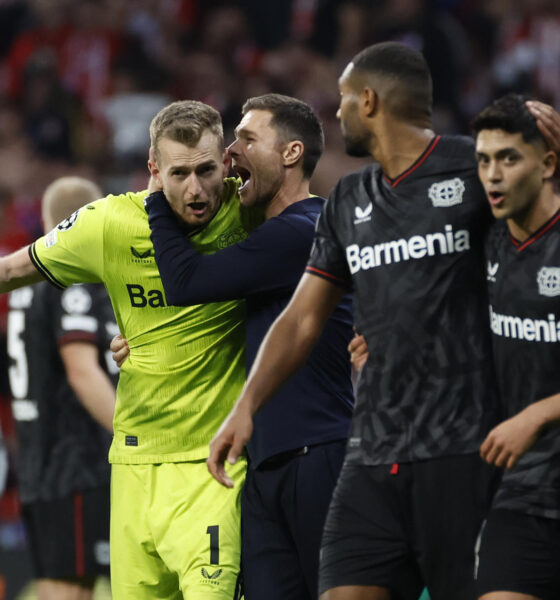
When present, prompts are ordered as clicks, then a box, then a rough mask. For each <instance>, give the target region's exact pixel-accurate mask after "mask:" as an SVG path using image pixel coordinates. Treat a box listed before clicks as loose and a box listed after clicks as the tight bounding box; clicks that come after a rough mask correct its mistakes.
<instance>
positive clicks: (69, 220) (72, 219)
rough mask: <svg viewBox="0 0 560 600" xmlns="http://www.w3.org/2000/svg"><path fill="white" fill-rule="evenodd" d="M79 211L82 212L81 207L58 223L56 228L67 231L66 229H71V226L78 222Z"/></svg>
mask: <svg viewBox="0 0 560 600" xmlns="http://www.w3.org/2000/svg"><path fill="white" fill-rule="evenodd" d="M79 212H80V209H79V208H78V210H77V211H75V212H73V213H72V214H71V215H70V216H69V217H68V218H66V219H64V221H61V222H60V223H59V224H58V225H57V227H56V228H57V229H58V230H59V231H66V230H68V229H70V228H71V227H73V226H74V223H75V222H76V219H77V218H78V213H79Z"/></svg>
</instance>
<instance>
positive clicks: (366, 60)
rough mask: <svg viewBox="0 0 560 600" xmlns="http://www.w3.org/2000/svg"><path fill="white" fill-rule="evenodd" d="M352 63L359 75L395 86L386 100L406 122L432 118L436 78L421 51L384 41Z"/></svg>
mask: <svg viewBox="0 0 560 600" xmlns="http://www.w3.org/2000/svg"><path fill="white" fill-rule="evenodd" d="M352 64H353V66H354V71H355V72H360V71H361V72H364V73H365V74H366V75H372V76H374V77H378V78H381V79H384V80H386V81H387V82H389V83H390V84H391V86H390V89H391V93H390V94H388V95H387V97H385V98H384V100H385V103H386V104H387V105H388V107H389V109H390V110H391V112H392V113H393V114H394V115H395V116H397V117H400V118H403V119H417V118H426V117H430V116H431V114H432V100H433V98H432V76H431V74H430V69H429V67H428V63H427V62H426V59H425V58H424V56H423V55H422V54H421V53H420V52H417V51H416V50H413V49H412V48H409V47H408V46H405V45H404V44H400V43H398V42H381V43H379V44H373V45H372V46H368V47H367V48H365V49H364V50H362V51H361V52H359V53H358V54H356V56H355V57H354V58H353V59H352Z"/></svg>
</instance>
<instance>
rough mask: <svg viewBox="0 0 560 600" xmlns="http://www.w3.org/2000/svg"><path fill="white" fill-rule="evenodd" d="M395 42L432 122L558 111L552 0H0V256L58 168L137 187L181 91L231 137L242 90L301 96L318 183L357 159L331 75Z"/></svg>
mask: <svg viewBox="0 0 560 600" xmlns="http://www.w3.org/2000/svg"><path fill="white" fill-rule="evenodd" d="M389 39H391V40H398V41H402V42H404V43H406V44H408V45H410V46H412V47H414V48H416V49H418V50H421V51H423V52H424V54H425V56H426V58H427V60H428V63H429V64H430V68H431V70H432V74H433V78H434V105H435V111H434V121H435V127H436V130H438V131H439V132H440V133H443V132H450V133H468V123H469V120H470V119H471V117H472V116H473V115H474V114H476V113H477V112H478V111H479V110H480V109H481V108H482V107H483V106H484V105H485V104H487V103H488V102H489V101H490V100H491V99H493V98H495V97H497V96H499V95H501V94H502V93H505V92H507V91H512V90H514V91H520V92H523V93H527V94H530V95H534V96H536V97H538V98H539V99H541V100H544V101H546V102H549V103H550V104H552V105H553V106H555V107H556V108H557V109H559V108H560V3H558V2H557V0H266V1H265V0H237V1H233V0H230V1H226V0H198V1H197V0H0V255H3V254H7V253H9V252H11V251H13V250H15V249H17V248H19V247H21V246H22V245H24V244H26V243H28V242H29V241H31V240H32V239H34V238H35V237H37V236H38V235H39V234H40V233H41V223H40V213H39V203H40V197H41V194H42V191H43V190H44V188H45V187H46V185H47V184H48V183H50V182H51V181H52V180H53V179H55V178H56V177H59V176H61V175H65V174H80V175H83V176H86V177H89V178H91V179H93V180H94V181H96V182H98V183H99V184H100V185H101V187H102V189H103V190H104V192H106V193H120V192H123V191H126V190H139V189H142V188H143V187H145V183H146V173H147V172H146V167H145V163H146V154H147V152H146V151H147V147H148V143H149V142H148V135H147V129H148V124H149V122H150V120H151V118H152V116H153V115H154V114H155V113H156V112H157V111H158V110H159V109H160V108H161V107H163V106H164V105H165V104H167V103H168V102H170V101H172V100H175V99H180V98H194V99H198V100H202V101H204V102H207V103H208V104H211V105H212V106H214V107H215V108H217V109H218V110H219V111H220V112H221V114H222V115H223V118H224V125H225V130H226V142H228V143H229V142H231V140H232V130H233V128H234V127H235V125H236V124H237V122H238V120H239V115H240V109H241V106H242V104H243V101H244V100H245V99H246V98H248V97H249V96H255V95H259V94H262V93H266V92H269V91H275V92H281V93H285V94H289V95H293V96H296V97H298V98H302V99H303V100H305V101H307V102H309V104H311V105H312V106H313V108H314V109H315V110H316V111H317V112H318V114H319V115H320V117H321V119H322V120H323V123H324V127H325V134H326V150H325V154H324V156H323V158H322V159H321V161H320V163H319V166H318V168H317V172H316V174H315V176H314V179H313V186H312V190H313V191H314V193H317V194H322V195H328V193H329V191H330V189H331V188H332V186H333V185H334V183H335V182H336V181H337V180H338V178H339V177H340V176H341V175H343V174H345V173H347V172H349V171H350V170H354V169H356V168H359V167H360V166H361V164H362V163H361V162H360V161H359V160H357V159H351V158H349V157H347V156H346V155H345V154H344V150H343V144H342V140H341V137H340V133H339V128H338V123H337V121H336V118H335V113H336V109H337V106H338V91H337V83H336V82H337V78H338V76H339V75H340V73H341V71H342V69H343V68H344V66H345V65H346V63H347V62H348V60H349V59H350V58H351V57H352V56H353V55H354V54H355V53H356V52H358V51H359V50H360V49H362V48H363V47H365V46H366V45H368V44H370V43H373V42H377V41H382V40H389ZM5 317H6V301H5V298H2V299H1V300H0V423H1V426H2V430H3V431H4V435H5V437H6V442H7V445H8V450H9V453H10V459H11V463H12V465H13V459H14V457H15V455H16V454H17V444H16V440H15V438H14V433H13V422H12V419H11V413H10V403H9V387H8V382H7V365H8V361H7V358H6V353H5ZM16 485H17V482H16V480H15V475H14V472H13V467H12V469H11V470H10V472H9V478H8V488H7V491H6V492H5V494H4V496H3V497H2V499H1V500H0V600H4V599H11V598H15V597H16V596H17V593H18V591H19V590H21V589H22V588H23V587H24V585H25V582H26V581H27V580H28V579H29V577H30V567H29V561H28V555H27V551H26V544H25V535H24V531H23V528H22V526H21V522H20V519H19V506H18V498H17V487H16ZM104 594H105V595H106V593H105V592H104V591H103V590H101V592H100V594H99V597H103V596H104ZM24 595H25V594H24ZM20 597H21V596H20Z"/></svg>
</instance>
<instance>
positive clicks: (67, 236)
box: [30, 179, 247, 464]
mask: <svg viewBox="0 0 560 600" xmlns="http://www.w3.org/2000/svg"><path fill="white" fill-rule="evenodd" d="M237 186H238V183H237V181H236V180H235V179H226V180H225V186H224V196H223V200H222V204H221V207H220V209H219V211H218V213H217V214H216V216H215V217H214V218H213V219H212V221H211V222H210V223H209V225H208V226H207V227H206V228H205V229H203V230H202V231H200V232H198V233H197V234H196V235H194V236H193V237H192V238H190V240H191V243H192V244H193V246H194V247H195V249H196V250H197V251H199V252H202V253H212V252H214V251H216V250H218V249H219V248H221V247H224V242H225V243H226V245H231V244H233V243H235V242H237V241H240V240H242V239H244V238H245V237H247V231H246V229H245V227H244V226H243V224H242V220H241V211H240V204H239V196H238V194H237ZM146 195H147V192H139V193H128V194H123V195H119V196H112V195H110V196H107V197H106V198H102V199H101V200H97V201H96V202H93V203H91V204H88V205H87V206H85V207H83V208H81V209H80V210H78V211H77V212H75V213H73V214H72V215H71V216H70V217H69V218H67V219H65V220H64V221H63V222H62V223H60V224H59V225H58V226H57V227H56V228H55V229H53V230H52V231H51V232H49V233H48V234H47V235H45V236H44V237H42V238H39V239H38V240H37V241H36V242H35V243H33V244H32V245H31V247H30V255H31V259H32V260H33V262H34V264H35V266H36V267H37V268H38V269H39V270H40V271H41V272H42V273H43V275H44V276H45V277H46V278H47V279H48V280H49V281H51V283H53V284H55V285H57V286H58V287H61V288H64V287H66V286H68V285H70V284H73V283H79V282H103V283H104V284H105V287H106V288H107V291H108V292H109V295H110V297H111V301H112V303H113V309H114V311H115V316H116V318H117V322H118V325H119V327H120V330H121V332H122V334H123V335H124V336H125V337H126V338H127V339H128V343H129V346H130V357H129V358H128V360H127V361H126V362H125V363H124V365H123V366H122V369H121V374H120V380H119V384H118V387H117V404H116V408H115V417H114V438H113V443H112V446H111V450H110V452H109V460H110V461H111V462H113V463H124V464H139V463H160V462H180V461H190V460H199V459H202V458H204V457H206V456H207V454H208V443H209V441H210V439H211V438H212V436H213V434H214V433H215V432H216V430H217V428H218V427H219V425H220V424H221V422H222V421H223V420H224V418H225V417H226V415H227V414H228V413H229V411H230V409H231V407H232V405H233V403H234V402H235V400H236V399H237V396H238V395H239V392H240V391H241V387H242V385H243V382H244V380H245V364H244V342H245V321H244V317H245V306H244V302H243V301H232V302H216V303H211V304H203V305H196V306H188V307H174V306H167V304H166V301H165V294H164V290H163V286H162V283H161V280H160V278H159V271H158V268H157V264H156V262H155V258H154V249H153V246H152V242H151V240H150V227H149V225H148V215H147V213H146V211H145V209H144V205H143V201H144V198H145V197H146Z"/></svg>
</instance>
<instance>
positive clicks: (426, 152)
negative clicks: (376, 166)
mask: <svg viewBox="0 0 560 600" xmlns="http://www.w3.org/2000/svg"><path fill="white" fill-rule="evenodd" d="M440 140H441V135H436V137H435V138H434V139H433V140H432V142H431V143H430V145H429V146H428V147H427V148H426V150H424V154H422V155H421V156H420V158H419V159H418V160H417V161H416V162H415V163H414V164H413V165H412V166H411V167H410V168H409V169H407V170H406V171H405V172H404V173H402V174H401V175H399V176H398V177H397V178H396V179H395V180H393V179H391V178H390V177H387V175H383V177H384V178H385V181H386V182H387V183H389V184H390V185H391V187H397V185H399V183H400V182H401V181H402V180H403V179H405V178H406V177H408V176H409V175H410V174H411V173H413V172H414V171H416V169H417V168H418V167H419V166H420V165H421V164H422V163H423V162H424V161H425V160H426V159H427V158H428V156H430V154H431V153H432V152H433V151H434V148H435V147H436V146H437V144H438V142H439V141H440Z"/></svg>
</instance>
